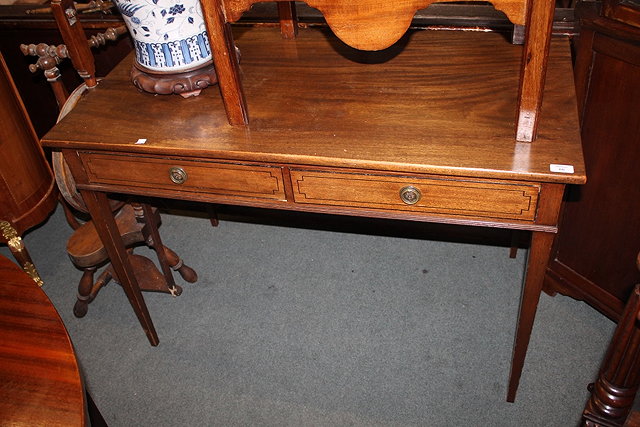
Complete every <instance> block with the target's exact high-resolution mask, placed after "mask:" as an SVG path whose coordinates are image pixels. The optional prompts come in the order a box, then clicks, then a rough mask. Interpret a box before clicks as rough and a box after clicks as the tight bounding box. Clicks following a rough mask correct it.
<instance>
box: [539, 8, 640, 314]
mask: <svg viewBox="0 0 640 427" xmlns="http://www.w3.org/2000/svg"><path fill="white" fill-rule="evenodd" d="M577 13H578V14H579V17H580V19H581V25H582V27H581V34H580V39H579V42H578V44H577V51H576V64H575V74H576V86H577V93H578V103H579V110H580V114H581V123H582V143H583V149H584V156H585V163H586V167H587V173H588V176H589V179H588V182H587V184H586V185H584V186H581V187H579V188H572V189H571V191H570V192H569V193H568V196H567V197H568V201H567V203H566V204H565V208H564V212H563V216H562V220H561V223H560V231H559V235H558V239H557V242H556V247H555V255H554V257H553V259H552V262H551V263H550V265H549V268H548V271H547V277H546V279H547V280H546V286H547V289H548V290H551V291H558V292H560V293H562V294H566V295H570V296H572V297H574V298H577V299H581V300H584V301H586V302H588V303H589V304H590V305H592V306H593V307H595V308H596V309H598V310H599V311H601V312H602V313H604V314H605V315H607V316H608V317H610V318H612V319H614V320H618V318H619V316H620V315H621V313H622V311H623V308H624V305H625V302H626V301H627V299H628V298H629V295H630V293H631V291H632V289H633V287H634V285H635V284H636V283H638V282H640V273H639V272H638V270H637V269H636V268H635V259H636V255H637V254H638V251H640V209H639V208H638V203H639V202H640V3H633V2H630V1H617V0H614V1H611V2H608V3H606V4H605V5H604V7H601V6H600V5H598V4H596V3H587V2H585V3H583V4H582V5H581V6H580V7H579V8H578V9H577Z"/></svg>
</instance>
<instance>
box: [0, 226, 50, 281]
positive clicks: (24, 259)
mask: <svg viewBox="0 0 640 427" xmlns="http://www.w3.org/2000/svg"><path fill="white" fill-rule="evenodd" d="M0 232H1V233H2V237H3V239H4V240H5V241H6V242H7V245H8V246H9V250H10V251H11V254H12V255H13V257H14V258H15V259H16V261H18V264H20V266H21V267H22V269H23V270H24V271H25V273H27V274H28V275H29V277H31V278H32V279H33V281H34V282H36V283H37V284H38V286H42V285H44V282H43V281H42V279H41V278H40V275H39V274H38V270H36V266H35V265H34V264H33V261H32V260H31V255H29V252H28V251H27V248H26V247H25V246H24V243H23V242H22V238H21V237H20V236H18V233H17V232H16V230H15V228H13V226H12V225H11V223H9V222H8V221H0Z"/></svg>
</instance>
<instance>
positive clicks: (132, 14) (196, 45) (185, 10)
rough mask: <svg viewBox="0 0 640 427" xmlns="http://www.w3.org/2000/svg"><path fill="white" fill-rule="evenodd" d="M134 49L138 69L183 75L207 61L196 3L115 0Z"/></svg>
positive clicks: (208, 50)
mask: <svg viewBox="0 0 640 427" xmlns="http://www.w3.org/2000/svg"><path fill="white" fill-rule="evenodd" d="M115 3H116V5H117V6H118V9H119V10H120V13H121V14H122V17H123V18H124V21H125V23H126V24H127V28H128V29H129V33H131V37H132V39H133V43H134V47H135V55H136V61H137V63H138V65H140V66H142V68H144V69H147V70H149V71H152V72H153V71H155V72H167V73H175V72H183V71H189V70H192V69H195V68H198V67H200V66H201V65H203V64H205V63H207V62H209V61H210V60H211V47H210V46H209V38H208V37H207V31H206V29H205V24H204V19H203V17H202V9H201V8H200V1H199V0H115Z"/></svg>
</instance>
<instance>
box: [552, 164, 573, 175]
mask: <svg viewBox="0 0 640 427" xmlns="http://www.w3.org/2000/svg"><path fill="white" fill-rule="evenodd" d="M549 169H550V170H551V172H560V173H574V170H573V166H572V165H556V164H553V163H552V164H550V165H549Z"/></svg>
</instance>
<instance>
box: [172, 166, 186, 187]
mask: <svg viewBox="0 0 640 427" xmlns="http://www.w3.org/2000/svg"><path fill="white" fill-rule="evenodd" d="M169 179H171V181H172V182H173V183H175V184H184V182H185V181H186V180H187V172H186V171H185V170H184V169H182V168H179V167H172V168H170V169H169Z"/></svg>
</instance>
